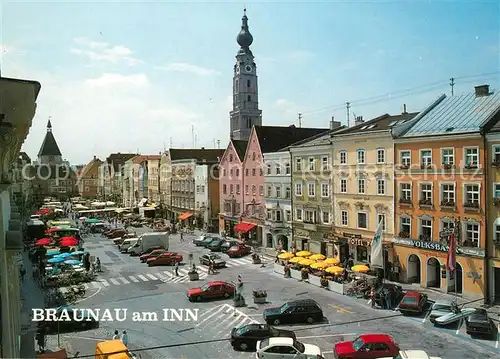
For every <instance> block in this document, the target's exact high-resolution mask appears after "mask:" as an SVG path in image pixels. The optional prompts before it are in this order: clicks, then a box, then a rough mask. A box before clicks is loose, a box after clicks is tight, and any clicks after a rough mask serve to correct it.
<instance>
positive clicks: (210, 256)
mask: <svg viewBox="0 0 500 359" xmlns="http://www.w3.org/2000/svg"><path fill="white" fill-rule="evenodd" d="M212 261H213V262H215V268H224V267H225V266H226V261H225V260H224V259H222V258H221V256H220V255H218V254H215V253H207V254H204V255H202V256H201V257H200V264H204V265H206V266H208V265H209V264H210V262H212Z"/></svg>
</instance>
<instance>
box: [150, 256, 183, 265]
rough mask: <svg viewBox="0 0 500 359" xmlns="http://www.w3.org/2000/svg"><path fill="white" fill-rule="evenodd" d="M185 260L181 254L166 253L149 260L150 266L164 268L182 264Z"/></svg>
mask: <svg viewBox="0 0 500 359" xmlns="http://www.w3.org/2000/svg"><path fill="white" fill-rule="evenodd" d="M183 259H184V258H183V257H182V255H181V254H179V253H175V252H165V253H162V254H160V255H159V256H155V257H150V258H148V260H147V263H148V266H149V267H153V266H162V265H168V266H171V265H174V264H175V263H180V262H182V260H183Z"/></svg>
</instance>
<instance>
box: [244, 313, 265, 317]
mask: <svg viewBox="0 0 500 359" xmlns="http://www.w3.org/2000/svg"><path fill="white" fill-rule="evenodd" d="M247 317H262V314H261V313H257V314H247Z"/></svg>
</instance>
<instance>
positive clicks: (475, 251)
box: [392, 238, 484, 257]
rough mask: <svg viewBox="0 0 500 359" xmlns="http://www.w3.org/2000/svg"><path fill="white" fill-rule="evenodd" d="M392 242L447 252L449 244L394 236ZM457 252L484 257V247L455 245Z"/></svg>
mask: <svg viewBox="0 0 500 359" xmlns="http://www.w3.org/2000/svg"><path fill="white" fill-rule="evenodd" d="M392 243H394V244H399V245H403V246H407V247H413V248H419V249H423V250H429V251H438V252H448V248H449V246H448V245H447V244H441V243H439V242H426V241H416V240H413V239H406V238H394V239H393V240H392ZM457 254H463V255H468V256H474V257H484V248H473V247H457Z"/></svg>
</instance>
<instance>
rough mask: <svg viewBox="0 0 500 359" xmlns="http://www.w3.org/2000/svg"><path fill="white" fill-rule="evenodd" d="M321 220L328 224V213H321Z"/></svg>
mask: <svg viewBox="0 0 500 359" xmlns="http://www.w3.org/2000/svg"><path fill="white" fill-rule="evenodd" d="M321 220H322V222H323V223H324V224H328V223H330V212H328V211H323V218H321Z"/></svg>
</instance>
